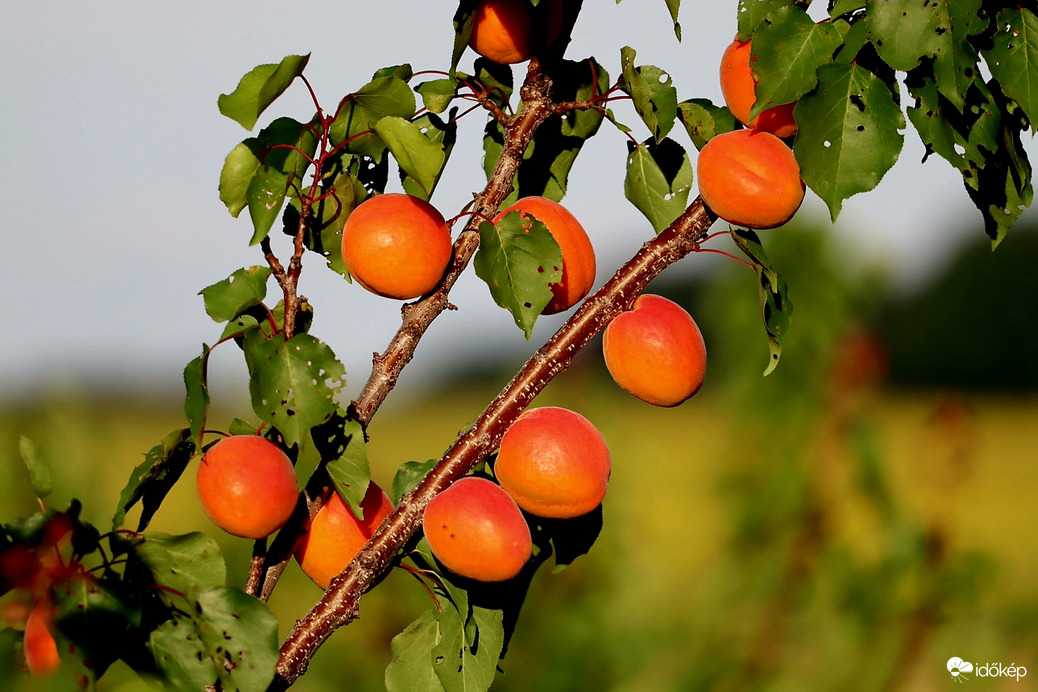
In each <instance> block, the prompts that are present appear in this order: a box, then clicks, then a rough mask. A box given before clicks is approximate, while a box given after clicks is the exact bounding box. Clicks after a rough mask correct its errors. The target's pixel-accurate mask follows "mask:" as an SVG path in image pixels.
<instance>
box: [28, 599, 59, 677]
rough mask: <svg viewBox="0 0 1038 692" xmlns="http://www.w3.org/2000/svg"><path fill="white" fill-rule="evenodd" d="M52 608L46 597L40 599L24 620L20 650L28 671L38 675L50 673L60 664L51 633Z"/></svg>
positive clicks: (42, 675)
mask: <svg viewBox="0 0 1038 692" xmlns="http://www.w3.org/2000/svg"><path fill="white" fill-rule="evenodd" d="M52 620H53V617H52V608H51V605H50V602H49V601H48V600H47V599H42V600H40V601H39V602H38V603H37V604H36V605H35V606H34V607H33V609H32V612H30V613H29V617H28V619H26V621H25V639H24V640H23V644H22V651H23V652H24V654H25V665H26V666H27V667H28V668H29V672H30V673H32V674H33V675H35V676H38V677H46V676H48V675H51V674H52V673H54V671H56V670H57V669H58V667H59V666H60V665H61V659H60V658H59V657H58V644H57V642H55V641H54V635H53V634H51V629H50V628H51V627H52V626H53V625H52Z"/></svg>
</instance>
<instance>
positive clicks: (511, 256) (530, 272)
mask: <svg viewBox="0 0 1038 692" xmlns="http://www.w3.org/2000/svg"><path fill="white" fill-rule="evenodd" d="M473 265H474V266H475V269H476V276H478V277H479V278H481V279H483V281H484V282H486V284H487V286H488V287H489V288H490V295H491V296H493V298H494V302H495V303H497V304H498V305H500V306H501V307H503V308H505V309H506V310H508V311H509V312H511V313H512V317H513V319H515V323H516V325H517V326H518V327H519V328H520V329H522V330H523V333H524V334H526V338H527V339H529V338H530V335H531V334H532V332H533V325H534V322H536V321H537V317H538V316H539V315H540V314H541V311H543V310H544V308H545V307H546V306H547V305H548V303H549V302H551V298H552V292H551V288H550V285H551V284H553V283H558V282H559V281H561V280H562V251H561V250H560V249H559V244H558V243H557V242H556V241H555V238H553V237H552V235H551V232H550V231H549V230H548V228H547V227H546V226H545V225H544V224H543V223H541V222H540V221H537V220H536V219H535V218H533V216H531V215H524V214H522V213H520V212H512V213H509V214H506V215H505V216H504V217H502V218H501V219H499V220H498V221H497V222H496V223H490V222H487V221H484V222H483V223H481V224H480V225H479V249H478V250H477V251H476V256H475V258H474V259H473Z"/></svg>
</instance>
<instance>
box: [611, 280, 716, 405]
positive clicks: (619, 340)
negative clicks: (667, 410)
mask: <svg viewBox="0 0 1038 692" xmlns="http://www.w3.org/2000/svg"><path fill="white" fill-rule="evenodd" d="M602 353H603V355H604V356H605V364H606V368H607V369H608V370H609V374H610V375H612V376H613V380H614V381H615V382H616V383H617V384H618V385H620V387H621V388H622V389H624V390H625V391H627V392H629V393H630V394H633V395H634V396H636V397H638V398H639V399H641V400H642V401H645V402H647V403H650V404H653V405H655V406H667V407H670V406H677V405H678V404H680V403H681V402H683V401H685V400H687V399H688V398H689V397H691V396H692V395H693V394H695V393H696V392H698V391H699V388H700V387H702V386H703V378H704V377H705V376H706V343H704V341H703V335H702V333H700V331H699V327H698V326H697V325H696V322H695V320H693V319H692V316H691V315H689V314H688V313H687V312H685V309H684V308H682V307H681V306H680V305H678V304H677V303H675V302H674V301H672V300H668V299H666V298H664V297H662V296H654V295H648V294H646V295H641V296H638V298H637V299H636V300H635V301H634V306H633V307H632V309H631V310H628V311H627V312H623V313H621V314H619V315H617V316H616V318H614V319H613V321H612V322H610V323H609V324H608V325H606V328H605V333H604V334H603V335H602Z"/></svg>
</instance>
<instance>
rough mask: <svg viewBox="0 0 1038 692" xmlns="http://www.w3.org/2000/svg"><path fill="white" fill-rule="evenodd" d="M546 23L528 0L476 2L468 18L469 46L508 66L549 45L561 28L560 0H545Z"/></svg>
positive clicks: (483, 0)
mask: <svg viewBox="0 0 1038 692" xmlns="http://www.w3.org/2000/svg"><path fill="white" fill-rule="evenodd" d="M547 2H548V8H547V15H546V23H545V24H544V26H543V27H541V26H540V25H539V21H540V20H539V18H538V16H537V12H536V11H535V9H534V7H533V5H531V4H530V0H480V2H479V3H478V4H477V5H476V10H475V12H474V13H473V15H472V33H471V34H470V35H469V46H470V47H471V48H472V50H474V51H476V52H477V53H479V54H480V55H482V56H483V57H484V58H486V59H487V60H490V61H491V62H496V63H498V64H499V65H512V64H515V63H518V62H523V61H524V60H529V59H530V58H531V57H532V56H533V54H534V52H535V51H536V50H537V49H538V48H540V47H543V46H547V45H550V44H551V43H552V42H553V41H555V39H556V38H558V37H559V32H560V30H561V29H562V19H563V12H562V10H563V7H562V0H547Z"/></svg>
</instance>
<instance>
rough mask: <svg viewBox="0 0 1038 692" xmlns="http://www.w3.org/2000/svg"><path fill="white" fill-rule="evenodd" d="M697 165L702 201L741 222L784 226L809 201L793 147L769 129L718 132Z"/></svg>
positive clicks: (724, 216) (726, 217)
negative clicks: (762, 130)
mask: <svg viewBox="0 0 1038 692" xmlns="http://www.w3.org/2000/svg"><path fill="white" fill-rule="evenodd" d="M696 168H697V171H696V179H697V180H698V182H699V194H701V195H702V196H703V201H704V202H706V205H707V206H708V207H710V209H711V210H713V212H714V213H715V214H717V215H718V216H719V217H721V218H722V219H724V220H725V221H727V222H728V223H731V224H734V225H736V226H744V227H746V228H774V227H776V226H781V225H782V224H784V223H786V222H787V221H789V220H790V219H791V218H793V215H794V214H795V213H796V212H797V209H799V208H800V203H801V202H803V201H804V181H803V180H801V178H800V165H799V164H798V163H797V160H796V158H795V157H794V156H793V152H792V151H790V149H789V147H787V146H786V145H785V143H784V142H783V141H782V140H781V139H779V138H778V137H776V136H775V135H773V134H770V133H768V132H760V131H758V130H736V131H734V132H726V133H724V134H720V135H717V136H716V137H714V138H713V139H711V140H710V141H709V142H707V143H706V145H705V146H704V147H703V149H702V151H700V152H699V159H698V161H697V163H696Z"/></svg>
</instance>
